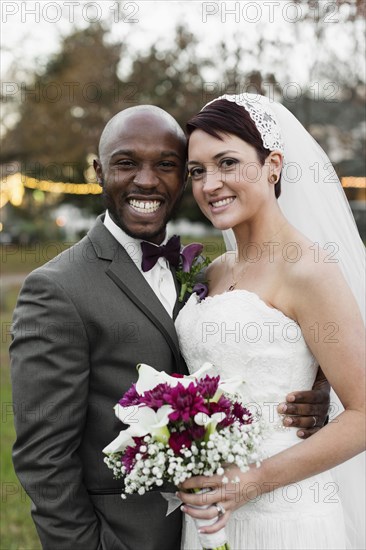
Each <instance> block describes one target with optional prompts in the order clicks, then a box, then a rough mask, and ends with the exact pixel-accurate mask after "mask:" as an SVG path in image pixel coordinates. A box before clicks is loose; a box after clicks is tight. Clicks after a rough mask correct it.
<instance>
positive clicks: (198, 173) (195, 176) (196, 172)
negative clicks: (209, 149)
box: [189, 166, 204, 180]
mask: <svg viewBox="0 0 366 550" xmlns="http://www.w3.org/2000/svg"><path fill="white" fill-rule="evenodd" d="M203 174H204V169H203V168H202V167H201V166H194V167H193V168H190V169H189V175H190V177H191V178H192V180H199V179H201V178H202V176H203Z"/></svg>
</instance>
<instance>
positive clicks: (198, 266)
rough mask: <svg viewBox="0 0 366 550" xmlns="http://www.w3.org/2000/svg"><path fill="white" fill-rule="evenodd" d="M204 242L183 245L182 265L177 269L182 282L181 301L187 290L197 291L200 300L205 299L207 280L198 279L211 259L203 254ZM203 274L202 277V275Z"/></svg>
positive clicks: (190, 291) (179, 279)
mask: <svg viewBox="0 0 366 550" xmlns="http://www.w3.org/2000/svg"><path fill="white" fill-rule="evenodd" d="M202 250H203V244H201V243H191V244H188V245H187V246H185V247H183V249H182V250H181V253H180V267H179V268H178V269H177V272H176V273H177V279H178V281H179V282H180V284H181V289H180V295H179V301H180V302H183V299H184V295H185V293H186V292H189V293H190V294H192V292H196V293H197V294H198V297H199V298H200V300H203V299H204V298H205V297H206V296H207V293H208V288H207V284H206V282H205V281H202V280H200V281H198V279H201V278H202V271H203V269H204V268H205V267H207V266H208V265H209V264H210V263H211V260H210V259H209V258H204V257H203V256H201V252H202ZM200 275H201V277H200Z"/></svg>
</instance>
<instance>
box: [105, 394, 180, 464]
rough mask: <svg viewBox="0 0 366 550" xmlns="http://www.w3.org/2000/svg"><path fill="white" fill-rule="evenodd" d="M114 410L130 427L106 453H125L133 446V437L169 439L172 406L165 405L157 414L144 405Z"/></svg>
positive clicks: (117, 407) (112, 443)
mask: <svg viewBox="0 0 366 550" xmlns="http://www.w3.org/2000/svg"><path fill="white" fill-rule="evenodd" d="M114 410H115V413H116V416H117V418H119V420H121V422H123V423H124V424H129V425H130V426H129V428H127V430H123V431H121V432H120V434H119V436H118V437H116V439H114V440H113V441H112V442H111V443H110V444H109V445H107V447H105V449H103V452H104V453H106V454H109V453H116V452H118V451H124V449H125V448H126V447H127V446H128V445H133V439H132V437H144V435H147V434H151V435H153V436H154V437H156V439H158V440H159V441H162V442H166V441H167V440H168V439H169V437H170V432H169V430H168V428H167V424H168V423H169V415H170V413H171V412H172V411H173V408H172V407H171V406H170V405H163V406H162V407H160V409H159V410H158V411H157V412H155V411H154V410H153V409H151V408H150V407H146V406H144V405H131V406H129V407H121V405H120V404H117V405H116V406H115V407H114Z"/></svg>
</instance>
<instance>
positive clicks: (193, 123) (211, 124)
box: [186, 99, 281, 199]
mask: <svg viewBox="0 0 366 550" xmlns="http://www.w3.org/2000/svg"><path fill="white" fill-rule="evenodd" d="M186 130H187V134H188V139H189V137H190V135H191V134H192V132H194V130H202V131H203V132H206V134H210V135H211V136H213V137H215V138H217V139H222V136H220V133H223V134H233V135H234V136H237V137H238V138H240V139H242V140H243V141H245V142H246V143H248V144H249V145H251V146H252V147H254V149H255V150H256V151H257V155H258V159H259V161H260V163H261V164H262V166H263V165H264V163H265V160H266V158H267V157H268V155H269V154H270V152H271V151H270V150H269V149H266V147H264V145H263V141H262V137H261V135H260V133H259V130H258V129H257V127H256V125H255V124H254V122H253V120H252V119H251V117H250V115H249V113H248V111H246V109H244V107H242V106H241V105H237V104H236V103H235V102H233V101H228V100H227V99H218V100H216V101H214V102H213V103H210V104H209V105H207V106H206V107H204V108H203V109H202V111H200V112H199V113H197V114H196V115H194V116H193V117H192V118H191V119H190V120H189V121H188V122H187V124H186ZM274 187H275V196H276V198H277V199H278V197H279V196H280V194H281V177H280V179H279V180H278V182H277V183H276V184H275V186H274Z"/></svg>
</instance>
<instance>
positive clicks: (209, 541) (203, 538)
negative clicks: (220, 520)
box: [160, 493, 227, 548]
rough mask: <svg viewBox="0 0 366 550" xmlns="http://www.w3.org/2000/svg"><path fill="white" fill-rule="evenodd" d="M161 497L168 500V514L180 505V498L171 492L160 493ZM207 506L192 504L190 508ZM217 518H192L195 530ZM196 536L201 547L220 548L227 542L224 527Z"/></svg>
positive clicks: (213, 521)
mask: <svg viewBox="0 0 366 550" xmlns="http://www.w3.org/2000/svg"><path fill="white" fill-rule="evenodd" d="M160 494H161V496H162V497H163V498H165V500H166V501H167V502H168V509H167V513H166V515H167V516H169V514H171V513H172V512H174V511H175V510H176V509H177V508H179V507H180V506H181V505H182V501H181V500H180V498H178V497H176V496H175V495H174V494H173V493H160ZM208 507H209V506H208V505H207V506H202V507H201V506H192V508H208ZM216 521H217V518H212V519H194V522H195V525H196V527H197V530H198V529H199V528H200V527H207V526H208V525H213V524H214V523H216ZM198 538H199V540H200V543H201V544H202V546H203V548H220V547H225V544H227V536H226V531H225V527H223V528H222V529H220V531H218V532H217V533H198Z"/></svg>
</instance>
